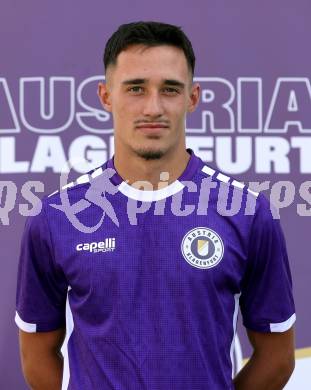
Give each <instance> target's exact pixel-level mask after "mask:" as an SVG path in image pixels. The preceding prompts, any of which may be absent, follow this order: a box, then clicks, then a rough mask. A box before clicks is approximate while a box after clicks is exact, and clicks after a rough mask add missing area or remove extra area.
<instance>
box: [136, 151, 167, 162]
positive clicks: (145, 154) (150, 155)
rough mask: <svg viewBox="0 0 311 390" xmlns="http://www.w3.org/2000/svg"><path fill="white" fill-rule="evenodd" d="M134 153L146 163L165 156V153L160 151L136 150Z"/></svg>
mask: <svg viewBox="0 0 311 390" xmlns="http://www.w3.org/2000/svg"><path fill="white" fill-rule="evenodd" d="M134 152H135V153H136V155H137V156H139V157H141V158H143V159H144V160H146V161H148V160H159V159H160V158H162V157H163V156H164V154H165V151H164V150H162V149H136V150H134Z"/></svg>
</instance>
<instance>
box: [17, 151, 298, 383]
mask: <svg viewBox="0 0 311 390" xmlns="http://www.w3.org/2000/svg"><path fill="white" fill-rule="evenodd" d="M188 152H189V153H190V159H189V162H188V164H187V167H186V169H185V171H184V172H183V173H182V175H181V176H180V177H179V179H178V180H176V181H174V182H173V183H171V184H168V185H166V184H165V183H164V182H163V183H161V184H162V185H161V188H156V189H153V190H151V189H150V187H148V186H147V185H146V183H140V184H141V187H140V189H138V188H136V187H134V186H130V185H129V184H128V183H127V182H125V181H123V179H122V178H121V177H120V176H119V174H118V173H117V171H116V170H115V169H114V162H113V158H112V159H111V160H109V161H107V162H106V163H105V164H104V165H103V166H102V167H100V168H98V169H95V170H93V171H91V172H90V173H88V174H85V175H83V176H82V177H80V178H79V179H78V180H77V181H76V182H75V183H70V184H69V185H68V186H67V188H64V189H62V190H61V191H58V192H56V193H54V194H52V195H51V196H49V197H45V198H44V199H43V200H42V210H41V212H40V213H38V214H37V215H36V216H33V217H30V218H28V220H27V221H26V225H25V230H24V235H23V239H22V244H21V255H20V263H19V273H18V285H17V312H16V317H15V320H16V323H17V325H18V326H19V327H20V328H21V329H22V330H24V331H26V332H47V331H53V330H56V329H58V328H61V327H66V343H65V346H66V348H64V350H63V353H64V372H63V385H62V386H63V387H62V388H63V389H72V390H80V389H81V390H88V389H98V390H100V389H103V390H108V389H115V390H127V389H130V390H131V389H133V390H140V389H141V390H142V389H145V390H147V389H148V390H149V389H150V390H162V389H163V390H164V389H165V390H166V389H170V390H206V389H213V390H224V389H233V381H232V376H233V350H234V336H235V332H236V323H237V316H238V309H239V307H240V309H241V313H242V318H243V323H244V325H245V327H246V328H248V329H250V330H253V331H257V332H284V331H286V330H288V329H289V328H290V327H291V326H292V325H293V323H294V321H295V309H294V303H293V297H292V286H291V275H290V269H289V263H288V258H287V253H286V246H285V242H284V237H283V234H282V231H281V228H280V223H279V221H278V220H277V219H274V218H273V216H272V213H271V210H270V205H269V203H268V201H267V200H266V198H265V197H264V196H263V195H262V194H259V195H258V194H256V193H254V192H252V191H250V190H249V189H248V188H247V187H245V186H244V184H242V183H240V182H238V181H235V180H233V179H231V178H229V177H228V176H226V175H224V174H223V173H220V172H217V171H215V170H214V169H212V168H210V167H208V166H207V165H205V164H204V163H203V161H202V160H201V159H200V158H198V157H197V156H196V155H195V154H194V153H193V152H192V151H191V150H188ZM163 177H165V176H163Z"/></svg>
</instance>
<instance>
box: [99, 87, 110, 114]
mask: <svg viewBox="0 0 311 390" xmlns="http://www.w3.org/2000/svg"><path fill="white" fill-rule="evenodd" d="M97 95H98V97H99V100H100V102H101V104H102V106H103V107H104V109H105V110H106V111H108V112H111V111H112V104H111V96H110V92H109V90H108V87H107V84H106V83H103V82H100V83H98V88H97Z"/></svg>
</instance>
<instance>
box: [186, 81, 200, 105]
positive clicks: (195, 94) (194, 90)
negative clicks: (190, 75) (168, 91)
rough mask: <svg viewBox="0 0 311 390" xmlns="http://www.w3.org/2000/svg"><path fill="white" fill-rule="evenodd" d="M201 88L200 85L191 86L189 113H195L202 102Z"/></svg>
mask: <svg viewBox="0 0 311 390" xmlns="http://www.w3.org/2000/svg"><path fill="white" fill-rule="evenodd" d="M200 93H201V87H200V84H198V83H195V84H193V85H192V86H191V91H190V99H189V105H188V112H193V111H194V110H195V109H196V108H197V105H198V104H199V101H200Z"/></svg>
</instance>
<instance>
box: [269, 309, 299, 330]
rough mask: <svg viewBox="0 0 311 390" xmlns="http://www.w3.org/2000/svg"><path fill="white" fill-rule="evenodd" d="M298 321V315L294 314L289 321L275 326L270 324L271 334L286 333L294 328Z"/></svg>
mask: <svg viewBox="0 0 311 390" xmlns="http://www.w3.org/2000/svg"><path fill="white" fill-rule="evenodd" d="M295 321H296V314H295V313H294V314H293V315H292V316H291V317H289V319H288V320H286V321H283V322H277V323H275V324H270V331H271V332H286V331H287V330H288V329H289V328H291V327H292V325H293V324H294V322H295Z"/></svg>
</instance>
